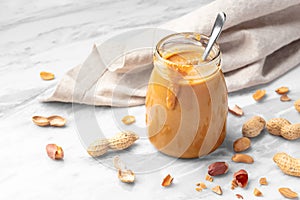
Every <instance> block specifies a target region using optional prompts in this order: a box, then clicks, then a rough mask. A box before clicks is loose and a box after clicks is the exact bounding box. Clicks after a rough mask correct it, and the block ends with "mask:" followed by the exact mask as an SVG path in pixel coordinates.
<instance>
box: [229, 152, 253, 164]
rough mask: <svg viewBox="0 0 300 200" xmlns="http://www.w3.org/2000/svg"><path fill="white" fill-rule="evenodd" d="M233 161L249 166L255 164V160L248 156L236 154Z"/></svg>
mask: <svg viewBox="0 0 300 200" xmlns="http://www.w3.org/2000/svg"><path fill="white" fill-rule="evenodd" d="M231 160H232V161H233V162H237V163H248V164H251V163H253V162H254V159H253V158H252V157H251V156H249V155H247V154H235V155H233V156H232V158H231Z"/></svg>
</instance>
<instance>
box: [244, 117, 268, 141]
mask: <svg viewBox="0 0 300 200" xmlns="http://www.w3.org/2000/svg"><path fill="white" fill-rule="evenodd" d="M265 125H266V121H265V120H264V119H263V118H262V117H260V116H254V117H252V118H250V119H249V120H248V121H246V122H245V123H244V124H243V127H242V133H243V135H244V136H245V137H250V138H251V137H256V136H258V135H259V134H260V133H261V132H262V130H263V129H264V128H265Z"/></svg>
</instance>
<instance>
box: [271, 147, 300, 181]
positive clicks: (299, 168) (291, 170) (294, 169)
mask: <svg viewBox="0 0 300 200" xmlns="http://www.w3.org/2000/svg"><path fill="white" fill-rule="evenodd" d="M273 161H274V162H275V163H276V164H277V166H278V167H279V168H280V169H281V171H282V172H283V173H285V174H288V175H291V176H298V177H300V159H296V158H293V157H292V156H290V155H288V154H287V153H283V152H281V153H276V154H275V155H274V157H273Z"/></svg>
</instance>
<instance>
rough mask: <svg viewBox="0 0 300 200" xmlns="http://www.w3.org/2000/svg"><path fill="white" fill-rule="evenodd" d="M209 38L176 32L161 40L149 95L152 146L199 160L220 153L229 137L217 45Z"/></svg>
mask: <svg viewBox="0 0 300 200" xmlns="http://www.w3.org/2000/svg"><path fill="white" fill-rule="evenodd" d="M208 39H209V38H208V37H207V36H205V35H200V34H198V33H176V34H172V35H169V36H167V37H165V38H163V39H162V40H161V41H160V42H158V44H157V46H156V49H155V52H154V57H153V59H154V68H153V71H152V74H151V77H150V80H149V84H148V91H147V95H146V103H145V104H146V124H147V128H148V137H149V140H150V142H151V143H152V144H153V145H154V146H155V147H156V148H157V149H158V150H159V151H161V152H163V153H165V154H167V155H170V156H174V157H180V158H196V157H200V156H203V155H207V154H209V153H211V152H213V151H214V150H215V149H217V148H218V147H219V146H220V145H221V144H222V142H223V140H224V138H225V135H226V118H227V112H228V104H227V88H226V84H225V80H224V75H223V73H222V70H221V52H220V49H219V46H218V44H215V45H214V46H213V48H212V50H211V52H210V55H209V56H208V58H207V60H206V61H203V60H202V54H203V52H204V49H205V47H206V45H207V42H208Z"/></svg>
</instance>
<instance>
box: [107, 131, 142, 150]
mask: <svg viewBox="0 0 300 200" xmlns="http://www.w3.org/2000/svg"><path fill="white" fill-rule="evenodd" d="M137 139H139V136H138V135H137V134H135V133H134V132H131V131H124V132H121V133H118V134H117V135H116V136H114V137H112V138H110V139H108V142H109V148H111V149H116V150H122V149H126V148H128V147H129V146H131V145H132V144H133V143H134V142H135V141H136V140H137Z"/></svg>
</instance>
